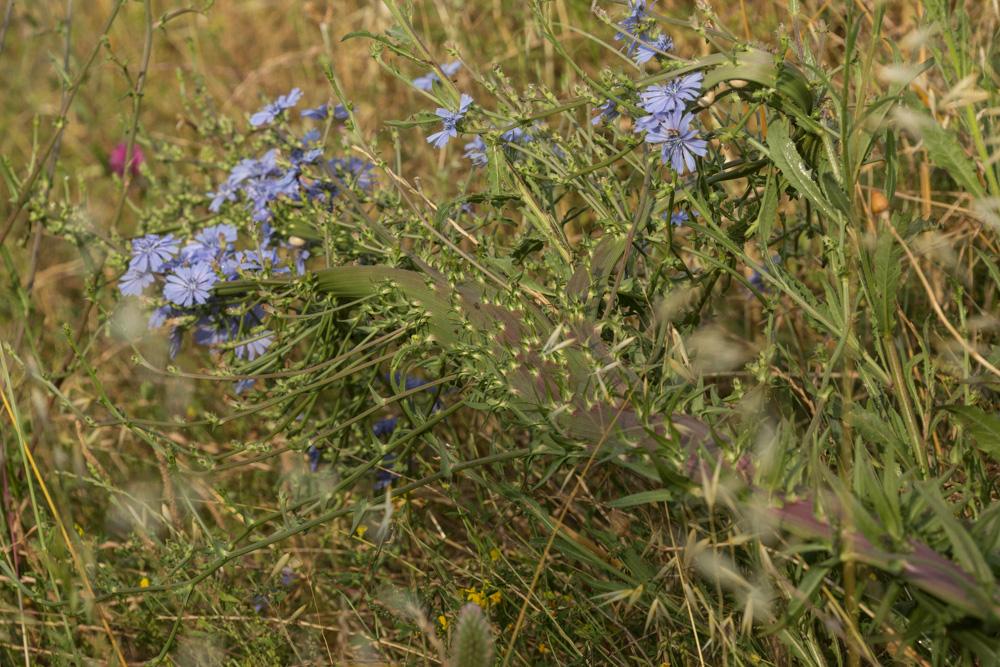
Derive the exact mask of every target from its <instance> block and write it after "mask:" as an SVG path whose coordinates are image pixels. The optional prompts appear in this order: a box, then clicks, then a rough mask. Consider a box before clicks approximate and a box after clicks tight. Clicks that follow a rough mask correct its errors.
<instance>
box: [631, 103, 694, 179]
mask: <svg viewBox="0 0 1000 667" xmlns="http://www.w3.org/2000/svg"><path fill="white" fill-rule="evenodd" d="M693 121H694V117H693V116H692V115H691V114H689V113H684V112H683V110H681V109H676V110H675V111H674V112H673V113H672V114H670V115H669V116H667V119H666V120H665V121H664V122H663V124H661V125H660V127H659V129H657V130H655V131H653V132H649V133H648V134H646V141H647V142H648V143H651V144H661V147H660V160H661V161H662V162H663V164H669V165H670V166H671V168H673V170H674V171H675V172H677V173H678V174H682V173H684V172H685V171H694V170H695V167H696V164H695V160H694V159H695V157H699V156H704V155H705V154H706V153H707V152H708V143H707V142H706V141H705V140H704V139H702V138H701V137H699V136H698V133H697V132H695V130H694V129H692V128H691V123H692V122H693Z"/></svg>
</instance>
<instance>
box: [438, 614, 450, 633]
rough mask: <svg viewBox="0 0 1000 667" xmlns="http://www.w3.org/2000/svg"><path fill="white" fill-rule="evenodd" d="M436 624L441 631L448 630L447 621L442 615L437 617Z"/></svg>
mask: <svg viewBox="0 0 1000 667" xmlns="http://www.w3.org/2000/svg"><path fill="white" fill-rule="evenodd" d="M438 624H439V625H440V626H441V629H442V630H447V629H448V619H447V618H445V617H444V614H441V615H440V616H438Z"/></svg>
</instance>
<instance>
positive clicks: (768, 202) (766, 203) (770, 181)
mask: <svg viewBox="0 0 1000 667" xmlns="http://www.w3.org/2000/svg"><path fill="white" fill-rule="evenodd" d="M779 180H780V179H779V178H778V175H777V174H776V173H773V172H772V173H769V174H768V175H767V185H765V186H764V197H763V199H761V202H760V210H759V211H758V212H757V219H756V220H754V221H753V224H751V225H750V227H749V228H748V229H747V232H746V236H747V238H749V237H750V236H751V235H753V234H754V233H755V232H756V233H757V235H758V241H759V242H760V247H761V248H767V246H768V245H769V244H770V241H771V231H772V230H773V229H774V222H775V220H777V219H778V181H779ZM765 254H767V253H765Z"/></svg>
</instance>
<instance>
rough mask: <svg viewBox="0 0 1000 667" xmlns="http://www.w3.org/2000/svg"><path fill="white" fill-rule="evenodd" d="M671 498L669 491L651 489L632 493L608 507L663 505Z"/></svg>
mask: <svg viewBox="0 0 1000 667" xmlns="http://www.w3.org/2000/svg"><path fill="white" fill-rule="evenodd" d="M673 497H674V494H673V492H672V491H670V490H669V489H653V490H652V491H642V492H640V493H633V494H632V495H630V496H625V497H624V498H618V499H617V500H612V501H611V502H609V503H608V505H610V506H611V507H617V508H619V509H621V508H623V507H635V506H636V505H648V504H650V503H665V502H667V501H668V500H670V499H671V498H673Z"/></svg>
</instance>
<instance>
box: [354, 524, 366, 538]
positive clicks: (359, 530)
mask: <svg viewBox="0 0 1000 667" xmlns="http://www.w3.org/2000/svg"><path fill="white" fill-rule="evenodd" d="M367 532H368V526H366V525H364V524H361V525H360V526H358V528H357V530H355V531H354V534H355V535H357V536H358V537H364V536H365V533H367Z"/></svg>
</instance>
